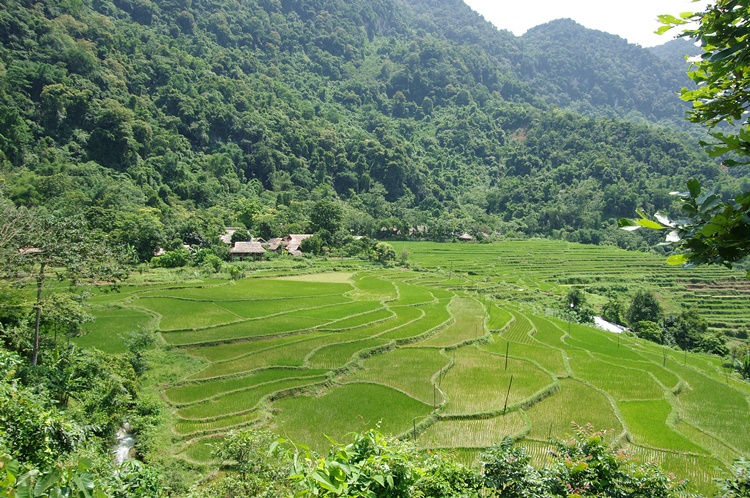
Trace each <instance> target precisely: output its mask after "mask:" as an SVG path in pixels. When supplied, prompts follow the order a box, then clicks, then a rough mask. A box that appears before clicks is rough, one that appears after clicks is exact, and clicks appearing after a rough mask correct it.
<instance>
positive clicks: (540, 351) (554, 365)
mask: <svg viewBox="0 0 750 498" xmlns="http://www.w3.org/2000/svg"><path fill="white" fill-rule="evenodd" d="M479 349H481V350H482V351H487V352H488V353H493V354H496V355H500V356H502V357H503V361H505V353H506V351H507V352H508V356H510V357H513V358H525V359H527V360H531V361H534V362H536V363H538V364H539V365H540V366H541V367H542V368H544V369H546V370H549V371H550V372H552V373H553V374H555V375H557V376H558V377H566V376H567V375H568V371H567V370H566V369H565V362H564V361H563V354H564V353H563V351H562V350H560V349H554V348H551V347H548V346H543V345H540V344H519V343H517V342H511V343H508V342H507V341H505V340H503V339H502V337H496V338H495V340H494V341H493V342H489V343H487V344H482V345H481V346H479Z"/></svg>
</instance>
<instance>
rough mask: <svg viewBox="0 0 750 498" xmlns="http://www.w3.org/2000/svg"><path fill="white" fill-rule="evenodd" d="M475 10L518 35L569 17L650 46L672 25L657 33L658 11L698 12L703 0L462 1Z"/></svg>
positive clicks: (668, 36) (666, 38) (659, 41)
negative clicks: (540, 25)
mask: <svg viewBox="0 0 750 498" xmlns="http://www.w3.org/2000/svg"><path fill="white" fill-rule="evenodd" d="M465 1H466V3H467V4H468V5H469V6H470V7H471V8H472V9H474V10H475V11H477V12H479V13H480V14H482V15H483V16H484V18H485V19H487V20H488V21H490V22H491V23H493V24H494V25H495V26H497V27H498V28H501V29H507V30H509V31H512V32H513V34H515V35H517V36H520V35H522V34H524V33H525V32H526V30H528V29H529V28H532V27H534V26H538V25H539V24H544V23H546V22H548V21H551V20H553V19H560V18H569V19H573V20H574V21H576V22H577V23H578V24H582V25H583V26H586V27H587V28H591V29H598V30H601V31H606V32H607V33H612V34H615V35H619V36H621V37H622V38H625V39H626V40H628V41H629V42H630V43H636V44H638V45H641V46H643V47H653V46H655V45H661V44H663V43H666V42H668V41H669V40H671V39H672V38H673V36H674V35H673V34H672V33H673V32H675V34H676V31H677V30H676V28H675V29H672V30H670V31H668V32H667V33H666V34H664V35H662V36H659V35H656V34H654V31H656V30H657V29H658V28H659V26H660V24H659V21H658V20H657V18H656V16H658V15H659V14H672V15H674V16H677V15H679V13H680V12H686V11H687V12H694V11H700V10H702V9H703V7H704V6H705V5H706V4H707V3H709V2H707V1H704V0H700V1H698V2H695V3H694V2H692V1H691V0H465Z"/></svg>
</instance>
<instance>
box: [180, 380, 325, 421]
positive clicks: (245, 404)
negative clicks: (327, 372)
mask: <svg viewBox="0 0 750 498" xmlns="http://www.w3.org/2000/svg"><path fill="white" fill-rule="evenodd" d="M324 379H325V377H323V376H318V377H307V378H301V379H282V380H277V381H275V382H269V383H266V384H261V385H256V386H254V387H249V388H247V389H243V390H241V391H234V392H230V393H227V394H223V395H219V396H217V397H215V398H211V399H209V400H206V401H201V402H198V403H195V404H192V405H190V406H188V407H185V408H180V409H178V410H177V411H176V413H177V416H178V417H180V418H183V419H187V420H201V419H208V418H219V417H222V416H226V415H231V414H236V413H239V412H245V411H249V410H252V409H253V408H255V406H256V405H257V404H258V403H259V402H260V400H261V399H262V398H264V397H265V396H268V395H269V394H271V393H275V392H279V391H284V390H287V389H292V388H295V387H300V386H306V385H309V384H313V383H315V382H321V381H323V380H324Z"/></svg>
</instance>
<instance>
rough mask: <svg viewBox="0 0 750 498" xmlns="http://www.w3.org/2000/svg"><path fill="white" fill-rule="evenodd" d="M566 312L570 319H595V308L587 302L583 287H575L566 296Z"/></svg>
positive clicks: (579, 320) (583, 320)
mask: <svg viewBox="0 0 750 498" xmlns="http://www.w3.org/2000/svg"><path fill="white" fill-rule="evenodd" d="M564 306H565V308H564V309H565V314H567V315H568V318H569V319H572V320H573V321H576V322H578V323H591V322H593V321H594V310H593V309H592V308H591V306H589V305H588V303H587V302H586V293H585V292H583V291H582V290H581V289H573V290H571V291H570V292H568V295H567V296H566V297H565V303H564Z"/></svg>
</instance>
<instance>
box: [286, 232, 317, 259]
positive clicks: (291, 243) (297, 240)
mask: <svg viewBox="0 0 750 498" xmlns="http://www.w3.org/2000/svg"><path fill="white" fill-rule="evenodd" d="M310 237H312V234H311V233H290V234H289V235H287V236H286V237H284V243H285V247H286V252H288V253H289V254H291V255H292V256H302V251H301V250H300V248H299V246H300V245H301V244H302V241H303V240H305V239H309V238H310Z"/></svg>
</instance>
